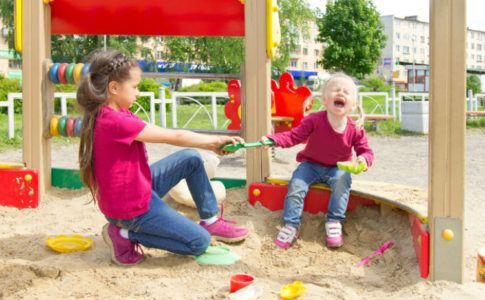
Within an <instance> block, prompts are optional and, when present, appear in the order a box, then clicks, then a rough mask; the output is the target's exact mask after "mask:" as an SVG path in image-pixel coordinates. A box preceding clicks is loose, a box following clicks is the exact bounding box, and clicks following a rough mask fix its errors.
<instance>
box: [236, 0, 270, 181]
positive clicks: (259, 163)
mask: <svg viewBox="0 0 485 300" xmlns="http://www.w3.org/2000/svg"><path fill="white" fill-rule="evenodd" d="M244 6H245V17H246V20H245V32H246V38H245V42H246V47H245V65H244V83H245V84H244V85H243V86H242V88H243V89H244V92H243V93H244V98H243V100H242V101H241V104H242V105H243V106H245V108H244V109H243V112H244V114H243V116H242V120H243V124H244V126H245V127H244V138H245V139H246V141H257V140H259V138H260V137H261V136H262V135H265V134H268V133H269V132H270V129H271V122H270V117H271V114H270V100H269V99H270V98H269V97H270V61H269V60H268V58H267V56H266V1H257V0H249V1H246V2H245V5H244ZM268 175H269V151H264V150H261V149H249V150H248V151H247V155H246V179H247V182H248V184H250V183H251V182H262V181H263V180H264V178H265V177H267V176H268Z"/></svg>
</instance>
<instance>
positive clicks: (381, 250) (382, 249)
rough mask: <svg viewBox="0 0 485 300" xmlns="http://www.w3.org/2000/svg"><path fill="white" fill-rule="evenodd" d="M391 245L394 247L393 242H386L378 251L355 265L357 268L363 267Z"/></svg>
mask: <svg viewBox="0 0 485 300" xmlns="http://www.w3.org/2000/svg"><path fill="white" fill-rule="evenodd" d="M393 245H394V241H387V242H385V243H384V244H383V245H382V246H381V247H380V248H379V249H377V250H376V251H374V252H373V253H372V254H371V255H369V256H367V257H366V258H364V259H363V260H361V261H360V262H359V263H358V264H357V267H363V266H365V265H367V264H369V263H370V261H371V260H372V259H373V258H374V256H376V255H378V254H382V253H384V251H386V250H387V249H389V248H391V247H392V246H393Z"/></svg>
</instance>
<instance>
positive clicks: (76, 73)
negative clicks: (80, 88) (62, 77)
mask: <svg viewBox="0 0 485 300" xmlns="http://www.w3.org/2000/svg"><path fill="white" fill-rule="evenodd" d="M83 68H84V64H81V63H79V64H76V66H74V70H73V71H72V75H73V77H74V82H75V83H76V84H79V83H81V77H82V74H81V72H82V71H83Z"/></svg>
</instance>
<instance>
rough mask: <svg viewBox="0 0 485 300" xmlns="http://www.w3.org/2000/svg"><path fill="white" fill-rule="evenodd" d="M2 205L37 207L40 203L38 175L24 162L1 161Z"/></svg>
mask: <svg viewBox="0 0 485 300" xmlns="http://www.w3.org/2000/svg"><path fill="white" fill-rule="evenodd" d="M0 186H1V187H2V188H1V189H0V205H3V206H12V207H17V208H36V207H37V206H38V205H39V189H38V175H37V172H36V171H35V170H33V169H28V168H25V166H24V164H21V163H20V164H19V163H5V162H0Z"/></svg>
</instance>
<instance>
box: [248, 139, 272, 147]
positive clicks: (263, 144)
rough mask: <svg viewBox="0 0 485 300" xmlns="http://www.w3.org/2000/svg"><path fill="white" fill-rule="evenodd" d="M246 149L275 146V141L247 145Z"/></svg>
mask: <svg viewBox="0 0 485 300" xmlns="http://www.w3.org/2000/svg"><path fill="white" fill-rule="evenodd" d="M243 145H244V146H243V147H244V148H253V147H261V146H273V145H274V141H273V140H266V141H264V142H254V143H246V144H243Z"/></svg>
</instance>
